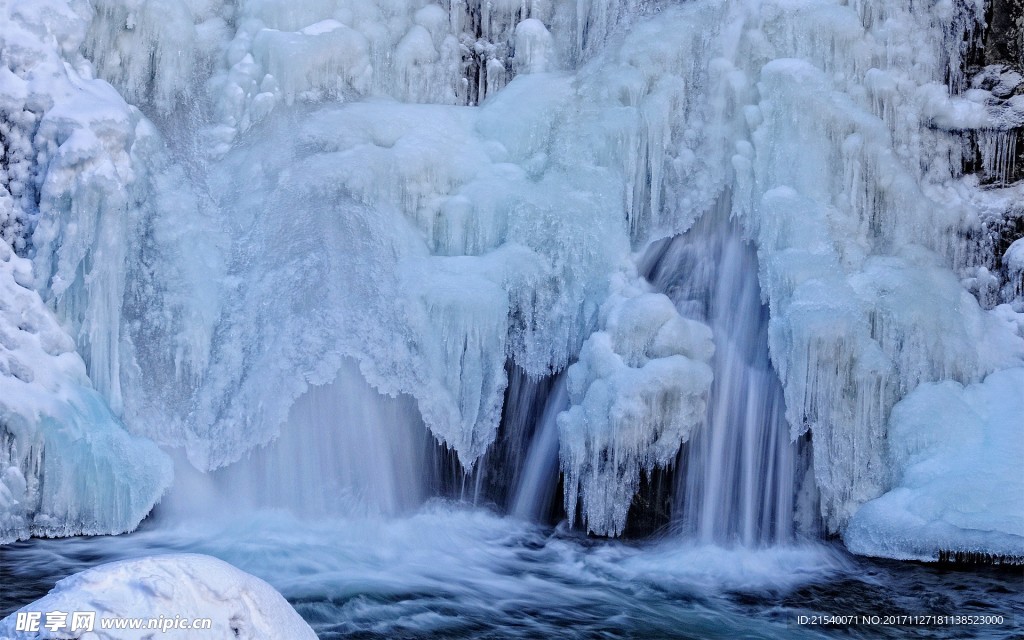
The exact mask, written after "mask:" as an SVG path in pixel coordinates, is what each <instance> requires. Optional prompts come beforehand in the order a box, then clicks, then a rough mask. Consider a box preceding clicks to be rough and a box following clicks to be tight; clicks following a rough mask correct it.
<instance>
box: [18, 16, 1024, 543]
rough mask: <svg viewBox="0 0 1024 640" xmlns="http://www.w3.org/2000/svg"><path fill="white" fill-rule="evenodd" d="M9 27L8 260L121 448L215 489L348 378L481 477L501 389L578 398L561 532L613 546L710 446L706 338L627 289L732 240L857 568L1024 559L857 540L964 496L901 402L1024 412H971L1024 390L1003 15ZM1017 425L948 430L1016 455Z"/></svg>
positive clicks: (828, 517) (565, 430) (1010, 530)
mask: <svg viewBox="0 0 1024 640" xmlns="http://www.w3.org/2000/svg"><path fill="white" fill-rule="evenodd" d="M2 6H3V19H4V20H5V21H6V22H5V23H4V24H5V26H9V28H5V29H4V31H3V35H2V36H0V38H3V39H4V46H3V49H2V51H3V58H4V63H5V65H4V68H5V69H6V70H0V74H3V75H2V76H0V95H2V97H3V102H2V103H0V109H3V112H2V115H3V121H4V124H3V126H4V127H5V128H4V129H3V136H4V137H3V140H4V145H5V154H6V155H5V158H7V160H6V161H5V164H4V173H3V180H2V181H0V185H2V187H3V190H0V205H2V206H3V207H5V208H4V209H0V215H2V216H4V217H2V218H0V225H2V232H3V234H4V238H5V239H6V240H7V241H8V242H9V243H11V244H12V245H13V246H14V247H15V248H16V249H17V251H19V252H20V253H21V254H22V255H24V256H27V257H29V258H30V259H31V260H32V262H33V268H34V273H35V277H34V280H33V283H32V286H33V287H34V289H35V290H36V291H38V293H39V295H40V296H41V298H42V300H43V301H44V302H45V303H46V304H47V305H48V306H49V308H50V309H51V310H52V311H53V312H55V313H56V315H57V316H58V317H59V318H60V320H61V322H62V323H63V325H64V326H65V327H66V329H67V330H68V331H69V332H70V333H71V335H72V337H73V338H74V340H75V342H76V344H77V347H78V351H79V353H81V354H82V357H83V359H84V361H85V364H86V366H87V368H88V374H89V377H90V378H91V380H92V381H93V384H94V385H95V387H96V389H97V390H98V391H99V392H100V393H101V394H102V395H103V397H104V398H105V399H106V401H107V403H108V405H109V406H110V408H111V409H112V410H113V412H114V413H116V414H117V415H119V416H120V417H121V418H122V419H123V420H124V422H125V424H126V425H127V427H128V428H129V430H130V431H132V433H134V434H137V435H139V436H145V437H148V438H151V439H153V440H155V441H156V442H159V443H161V444H163V445H167V446H175V447H184V448H185V449H186V451H187V453H188V456H189V458H190V460H191V461H192V462H193V463H194V464H195V465H196V466H197V467H199V468H201V469H212V468H216V467H220V466H223V465H227V464H231V463H233V462H235V461H236V460H238V459H240V458H241V457H243V455H245V454H246V453H247V452H248V451H249V450H251V449H252V448H253V447H256V446H258V445H261V444H265V443H267V442H269V441H271V440H272V439H273V438H274V437H275V436H276V435H277V433H278V430H279V428H280V425H281V424H282V423H284V422H285V421H286V419H287V417H288V415H289V410H290V408H291V407H292V405H293V403H294V402H295V401H296V399H297V398H299V397H300V396H302V395H303V394H304V393H306V392H307V390H308V388H309V387H310V386H311V385H314V386H320V385H328V384H330V383H332V381H334V380H335V378H336V377H337V375H338V372H339V370H341V369H342V367H343V366H345V365H344V364H343V363H344V362H345V361H346V359H348V358H352V359H354V360H355V361H357V362H358V363H359V367H360V369H361V371H362V373H363V375H364V376H365V377H366V379H367V380H368V381H369V382H370V383H371V384H372V385H373V386H375V387H376V388H377V389H379V390H380V391H382V392H384V393H388V394H392V395H395V394H408V395H409V396H411V397H412V398H414V399H415V401H416V404H417V406H418V408H419V412H420V414H421V415H422V419H423V422H424V424H425V425H426V426H427V428H428V429H429V430H430V431H431V432H432V433H433V435H434V436H435V437H436V438H437V439H438V441H440V442H442V443H444V444H445V445H447V446H448V447H450V448H452V449H454V451H455V452H456V454H457V456H458V459H459V460H460V461H461V464H462V465H463V466H464V467H465V468H467V469H469V468H472V467H473V466H474V465H475V464H477V463H478V461H479V460H481V458H482V457H483V456H484V455H485V454H486V452H487V451H488V449H489V448H490V447H491V445H492V443H493V442H494V441H495V439H496V436H497V432H498V429H499V425H500V423H501V418H502V411H503V399H504V394H505V389H506V386H507V379H506V366H507V365H508V364H509V363H510V362H511V363H513V364H514V365H515V366H517V367H519V368H521V369H522V370H523V371H525V372H526V373H527V374H528V375H531V376H534V377H539V376H544V375H548V374H551V373H554V372H559V371H562V370H565V369H567V368H568V372H567V379H568V391H569V393H568V396H569V402H570V407H569V409H568V410H567V411H566V412H565V413H564V414H562V416H561V417H560V418H559V420H558V430H559V438H560V464H561V468H562V471H563V473H564V474H565V478H566V480H567V482H566V483H565V489H566V495H565V498H566V503H567V505H568V507H569V515H570V518H572V517H574V516H575V511H576V508H575V506H574V505H576V504H577V500H579V505H580V509H581V513H580V515H581V517H582V521H583V522H584V523H585V526H586V527H587V528H589V529H590V530H591V531H594V532H596V533H601V534H617V533H619V532H621V531H622V529H623V527H624V524H625V519H626V517H627V512H628V508H629V506H630V503H631V501H632V499H633V496H634V494H635V493H636V491H637V487H638V483H639V479H640V477H641V475H642V474H644V473H650V472H651V471H652V470H653V469H654V468H663V467H668V466H672V465H673V464H674V463H675V461H676V453H677V452H678V451H679V449H680V447H681V446H683V445H684V443H685V442H686V441H687V440H688V439H689V438H690V437H691V435H692V434H693V433H694V432H696V431H697V430H700V429H707V428H711V427H708V426H707V421H706V420H705V415H706V399H707V393H708V391H709V389H710V386H711V384H712V379H713V378H714V376H715V375H717V374H718V373H719V372H716V371H714V370H713V368H712V366H711V364H709V363H713V360H712V352H713V349H712V346H711V343H712V342H716V341H718V340H720V339H722V338H723V336H715V335H713V334H711V331H710V330H709V329H708V327H707V326H705V324H703V322H702V320H704V319H702V318H699V317H692V316H693V314H692V313H691V310H689V309H688V308H687V307H686V306H685V305H683V304H680V305H679V306H678V307H677V306H675V305H673V304H672V303H671V302H670V300H669V298H667V297H665V296H664V295H662V293H661V292H658V291H655V290H653V288H652V286H651V285H649V283H645V282H643V279H642V278H641V277H640V276H639V275H638V274H640V273H642V271H641V270H640V269H639V268H638V263H639V262H640V261H641V259H642V256H643V255H644V253H645V251H646V250H647V249H648V248H649V247H650V246H651V244H652V243H653V242H655V241H658V240H661V239H664V238H669V237H673V236H676V235H678V234H682V233H685V232H687V230H689V229H690V228H691V226H692V225H693V224H694V222H695V221H696V220H698V219H700V218H701V216H703V215H710V214H709V213H708V212H711V211H713V210H721V208H722V207H725V210H726V211H727V213H728V214H731V215H732V217H733V218H734V219H735V220H736V221H737V222H738V228H739V229H740V230H741V231H740V233H742V235H743V237H744V238H745V239H746V240H748V241H749V242H751V243H753V246H754V247H755V248H756V251H757V257H758V260H759V282H760V288H761V292H762V295H763V297H764V301H765V302H766V303H767V304H768V307H769V312H770V319H769V328H768V334H769V335H768V343H769V348H770V353H771V362H772V364H773V366H774V369H775V371H776V372H777V373H778V376H779V378H780V379H781V382H782V387H783V392H784V396H785V404H786V412H785V415H786V419H787V420H788V422H789V426H790V429H791V436H792V437H793V438H797V437H806V435H805V434H807V433H808V432H809V433H810V439H811V446H812V450H813V474H814V480H815V481H814V483H813V484H814V485H815V487H816V491H817V493H816V494H815V495H816V496H818V497H819V499H820V515H821V517H822V519H823V521H824V524H825V526H826V527H827V529H828V530H829V531H832V532H840V533H844V534H845V535H846V536H847V540H848V542H849V543H850V545H851V547H853V548H856V549H858V550H860V551H862V552H864V553H877V554H882V555H897V556H899V555H901V554H903V555H907V554H912V555H914V556H915V557H936V556H937V554H938V553H939V551H942V550H950V549H953V550H956V549H959V548H961V547H962V548H963V550H979V551H984V550H986V549H988V548H989V547H990V546H992V547H994V546H999V548H1000V549H1003V551H1000V553H1004V552H1005V553H1010V554H1011V555H1012V554H1014V553H1017V552H1018V551H1019V552H1020V553H1019V554H1018V555H1024V529H1022V528H1021V522H1020V519H1019V518H1018V517H1017V516H1016V515H1014V514H1015V513H1016V512H1014V511H1012V509H1013V508H1014V505H1012V504H1009V505H1008V504H1004V503H998V504H996V503H991V504H988V503H986V504H985V505H981V503H977V505H981V506H977V505H975V506H977V508H976V511H979V512H980V513H982V514H989V513H991V514H992V515H993V518H995V519H994V520H985V519H984V518H981V519H967V520H958V519H955V518H952V519H951V518H945V517H944V516H941V514H939V515H937V512H936V511H934V510H932V511H927V512H926V513H923V514H922V515H921V516H920V517H921V518H923V522H921V523H917V524H915V525H914V527H913V528H912V532H913V535H911V534H910V533H908V531H911V529H905V528H902V527H901V526H900V525H899V524H898V522H897V521H895V520H894V521H892V522H890V521H886V522H887V524H886V525H885V526H886V527H889V528H885V527H882V526H881V525H880V524H879V523H877V522H875V521H874V520H872V518H871V517H869V515H870V513H881V512H882V511H880V510H879V509H878V508H877V507H871V509H874V511H870V510H869V511H865V512H864V513H865V514H867V515H863V516H859V515H858V514H859V513H860V511H861V510H862V506H863V505H865V503H869V504H875V505H877V504H879V503H880V502H879V501H881V503H884V502H885V501H887V500H888V501H890V502H891V501H892V500H893V499H894V497H893V496H898V495H900V492H901V491H903V490H907V489H912V490H918V489H920V490H921V491H927V492H928V495H929V496H930V497H931V499H933V500H936V501H939V502H942V501H946V500H953V499H960V498H957V497H955V496H953V495H952V494H949V493H948V489H949V487H948V486H947V485H945V484H943V483H939V482H933V483H929V484H928V487H927V488H920V487H917V488H915V487H910V486H909V485H908V483H913V482H916V480H913V478H915V477H916V476H915V475H914V468H915V467H914V465H917V464H919V463H920V461H921V460H922V458H920V457H919V456H918V454H920V455H932V454H931V453H927V454H926V453H922V451H924V450H921V451H919V450H918V449H917V448H916V445H910V444H907V443H908V442H911V441H912V440H913V438H914V437H916V436H914V435H913V434H914V433H916V432H917V431H920V430H921V429H925V426H921V427H915V426H914V425H916V424H918V423H916V422H914V419H913V418H909V417H907V416H908V415H909V414H910V413H912V410H911V409H907V407H911V408H912V407H914V406H916V405H915V400H914V398H915V397H918V396H915V395H914V394H915V393H922V394H939V395H943V394H953V395H956V394H959V393H970V394H973V395H972V396H971V398H974V399H972V400H970V401H966V400H965V402H968V403H970V402H984V403H988V404H986V406H989V405H991V406H990V409H991V410H992V411H993V412H994V414H998V415H1004V416H1013V415H1014V413H1013V410H1012V403H1013V402H1015V399H1014V398H1013V397H1004V395H1005V394H1003V393H996V392H993V393H987V392H985V393H983V392H980V391H978V392H973V391H971V392H968V391H956V390H957V389H960V390H962V389H964V388H965V387H964V385H967V386H966V389H974V388H975V387H974V386H971V385H984V386H985V388H988V385H996V384H997V382H998V388H999V389H1011V388H1012V384H1011V383H1007V382H1006V380H1004V379H1003V378H1002V377H1000V375H1004V376H1010V378H1007V379H1011V380H1012V379H1013V378H1012V376H1011V374H1000V373H999V372H1000V371H1003V370H1006V369H1010V368H1013V367H1019V366H1021V364H1022V363H1024V338H1022V326H1024V316H1022V312H1024V299H1022V288H1021V287H1022V285H1021V277H1022V274H1024V267H1022V268H1020V269H1018V268H1017V267H1018V266H1020V265H1018V263H1020V264H1024V261H1022V260H1019V259H1018V254H1019V253H1020V251H1017V247H1018V244H1019V240H1018V237H1019V236H1020V228H1019V225H1017V226H1015V224H1016V223H1015V222H1013V221H1014V220H1016V219H1017V218H1014V216H1015V215H1018V214H1017V213H1014V209H1013V206H1014V204H1013V203H1014V202H1018V201H1019V197H1020V195H1021V190H1020V187H1019V185H1015V184H1014V183H1013V181H1014V179H1015V177H1016V176H1017V175H1018V173H1016V172H1015V171H1016V169H1015V168H1014V167H1015V163H1016V162H1017V154H1018V146H1017V142H1016V135H1017V131H1018V129H1019V126H1020V123H1019V117H1020V114H1021V113H1022V111H1021V104H1020V95H1021V94H1020V89H1019V85H1020V82H1019V78H1018V80H1017V84H1014V79H1013V77H1012V74H1011V73H1010V72H1008V71H1006V70H1005V69H1003V68H1002V67H1000V68H999V69H994V68H990V69H988V71H985V72H983V73H980V74H979V75H974V76H970V75H968V74H965V72H964V69H965V68H966V67H967V65H968V62H969V60H968V58H970V56H971V55H973V54H972V51H973V49H972V47H973V46H974V44H975V42H976V40H977V38H978V35H979V34H981V33H983V31H984V25H983V20H984V6H983V4H982V3H980V2H975V1H969V2H943V3H937V4H934V5H930V6H921V5H919V4H917V3H893V2H887V1H886V2H883V1H881V0H860V1H858V2H852V3H839V2H832V1H829V0H769V1H766V2H747V1H744V0H696V1H695V2H687V3H673V2H667V1H664V2H662V1H654V0H651V1H641V0H588V1H584V2H575V3H562V2H543V1H537V0H529V1H527V0H524V1H522V2H518V1H516V2H513V1H508V2H504V1H503V2H476V1H473V0H450V1H445V2H440V3H437V4H435V3H429V2H425V1H423V0H409V1H407V2H399V1H393V0H373V1H370V2H366V1H348V0H318V1H301V2H296V1H295V0H289V1H287V2H286V1H282V0H240V1H239V2H237V3H232V2H221V1H219V0H103V1H101V2H96V3H93V4H92V5H86V4H84V3H76V2H66V1H65V0H46V1H45V2H29V1H27V0H5V2H4V3H3V5H2ZM986 74H987V75H986ZM94 75H96V76H99V78H102V80H101V79H98V78H94V77H93V76H94ZM108 82H109V84H107V83H108ZM1003 85H1006V86H1003ZM1011 85H1012V86H1011ZM111 87H113V88H116V91H114V89H112V88H111ZM1007 87H1009V88H1007ZM118 93H119V94H120V95H118ZM122 96H123V98H122ZM125 100H127V103H126V102H125ZM128 103H131V104H132V105H135V106H129V104H128ZM982 183H984V184H982ZM1015 240H1018V244H1011V243H1012V242H1013V241H1015ZM684 277H685V276H684ZM751 321H753V319H752V320H751ZM993 380H994V381H996V382H992V381H993ZM943 381H948V382H946V383H943ZM983 381H984V382H983ZM919 387H920V388H921V389H922V391H920V392H915V389H918V388H919ZM904 398H906V400H904V401H903V403H901V404H897V403H900V401H901V400H903V399H904ZM977 398H983V399H984V400H977ZM894 407H896V409H894ZM1009 420H1010V421H1009V423H1004V422H1000V421H998V420H996V421H993V420H989V419H987V418H983V419H979V420H964V421H961V422H957V423H955V424H952V423H951V424H949V425H947V426H946V427H943V429H944V430H943V433H945V434H946V437H948V438H951V439H954V440H957V439H959V440H963V441H973V440H976V439H977V438H983V437H988V436H984V435H983V434H988V433H990V432H991V433H993V434H995V433H997V434H999V436H998V438H1004V437H1009V438H1011V439H1013V438H1016V439H1017V440H1015V441H1014V442H1013V443H1007V444H1008V445H1015V444H1016V443H1019V441H1020V440H1019V439H1020V438H1022V437H1024V425H1020V424H1018V423H1014V422H1013V419H1012V417H1011V418H1010V419H1009ZM908 434H909V435H908ZM993 437H996V436H993ZM908 438H909V440H908ZM993 446H995V445H993ZM1011 448H1012V447H1011ZM908 451H913V452H916V453H913V454H911V453H907V452H908ZM927 451H932V450H931V449H928V450H927ZM985 451H986V448H985V447H983V446H982V447H979V448H978V449H977V450H976V453H977V456H983V455H985ZM934 455H935V456H939V457H941V455H942V454H941V451H938V450H935V452H934ZM915 456H917V457H915ZM936 459H938V458H936ZM936 464H939V463H936ZM964 464H966V465H967V466H969V467H975V466H979V465H982V464H983V462H982V461H981V460H980V459H979V460H974V459H972V460H969V461H967V462H964ZM1011 467H1012V465H1009V466H1005V467H999V468H1003V469H1004V472H1005V473H1012V468H1011ZM1012 481H1013V478H1007V477H1005V476H1004V475H1001V474H999V473H995V474H990V475H985V476H978V477H977V482H978V484H977V495H984V493H985V492H986V491H994V490H997V489H998V488H999V487H1002V486H1006V483H1007V482H1012ZM793 491H796V488H794V489H793ZM972 495H973V492H972ZM961 497H962V496H961ZM876 499H877V500H876ZM872 500H876V502H873V503H872V502H869V501H872ZM1011 502H1012V501H1011ZM971 504H974V503H971ZM1018 506H1019V505H1018ZM971 508H974V507H971ZM1006 509H1010V511H1006ZM1004 516H1005V517H1004ZM851 518H854V522H856V523H857V526H856V527H849V526H848V525H849V524H850V522H851ZM997 521H998V524H997V525H993V524H992V523H993V522H997ZM967 522H970V526H971V527H973V528H980V530H982V531H990V532H991V535H989V534H988V533H982V534H976V533H970V534H967V533H966V531H967V529H966V527H967V526H968V525H967V524H966V523H967ZM894 523H895V524H894ZM933 526H934V527H942V528H943V530H944V531H948V533H944V534H943V535H942V536H939V537H931V538H929V537H928V536H927V535H925V534H924V533H923V532H924V531H926V530H930V527H933ZM949 527H952V529H949ZM986 527H988V529H986ZM929 535H930V534H929ZM910 539H916V540H918V542H920V544H918V545H917V546H913V545H912V546H913V550H910V547H907V546H906V544H905V543H904V542H900V541H906V540H910ZM925 539H929V540H933V542H931V543H925V542H921V541H922V540H925ZM1015 545H1016V546H1015ZM1014 548H1016V549H1017V551H1013V549H1014ZM1007 549H1009V551H1006V550H1007Z"/></svg>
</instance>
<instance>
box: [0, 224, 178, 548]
mask: <svg viewBox="0 0 1024 640" xmlns="http://www.w3.org/2000/svg"><path fill="white" fill-rule="evenodd" d="M31 283H32V269H31V264H30V263H29V261H28V260H26V259H24V258H19V257H17V256H15V255H14V252H13V251H12V250H11V248H10V246H9V245H8V244H7V243H6V242H4V241H3V240H0V542H2V543H6V542H10V541H12V540H17V539H22V538H27V537H29V536H33V535H35V536H66V535H77V534H104V533H123V532H125V531H131V530H132V529H134V528H135V527H136V526H138V524H139V522H140V521H141V520H142V519H143V518H144V517H145V516H146V514H148V513H149V511H150V509H151V508H152V507H153V504H154V503H155V502H156V501H157V500H158V499H159V498H160V496H161V494H163V492H164V490H165V489H166V488H167V487H168V486H169V484H170V481H171V464H170V460H169V459H168V458H167V456H166V455H165V454H164V453H163V452H162V451H160V450H159V449H158V448H157V447H156V445H154V444H153V443H152V442H150V441H148V440H145V439H143V438H139V437H135V436H131V435H129V434H128V433H126V432H125V431H124V429H123V428H122V426H121V424H120V423H119V421H118V420H117V418H115V417H114V416H113V415H112V414H111V413H110V410H109V409H108V408H107V405H106V404H105V403H104V401H103V399H102V398H101V397H100V396H99V394H97V393H96V392H95V391H94V390H93V389H92V386H91V385H90V384H89V379H88V378H87V377H86V375H85V366H84V364H83V363H82V359H81V358H80V357H78V354H77V353H75V351H74V342H73V341H72V340H71V338H70V336H68V334H67V333H66V332H65V331H64V330H63V329H62V328H61V327H60V325H59V324H58V323H57V320H56V318H54V317H53V314H52V312H51V311H50V310H49V309H48V308H46V306H45V305H44V304H43V301H42V300H41V299H40V298H39V295H38V294H37V293H36V292H35V291H33V290H32V289H31V288H29V287H30V285H31Z"/></svg>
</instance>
